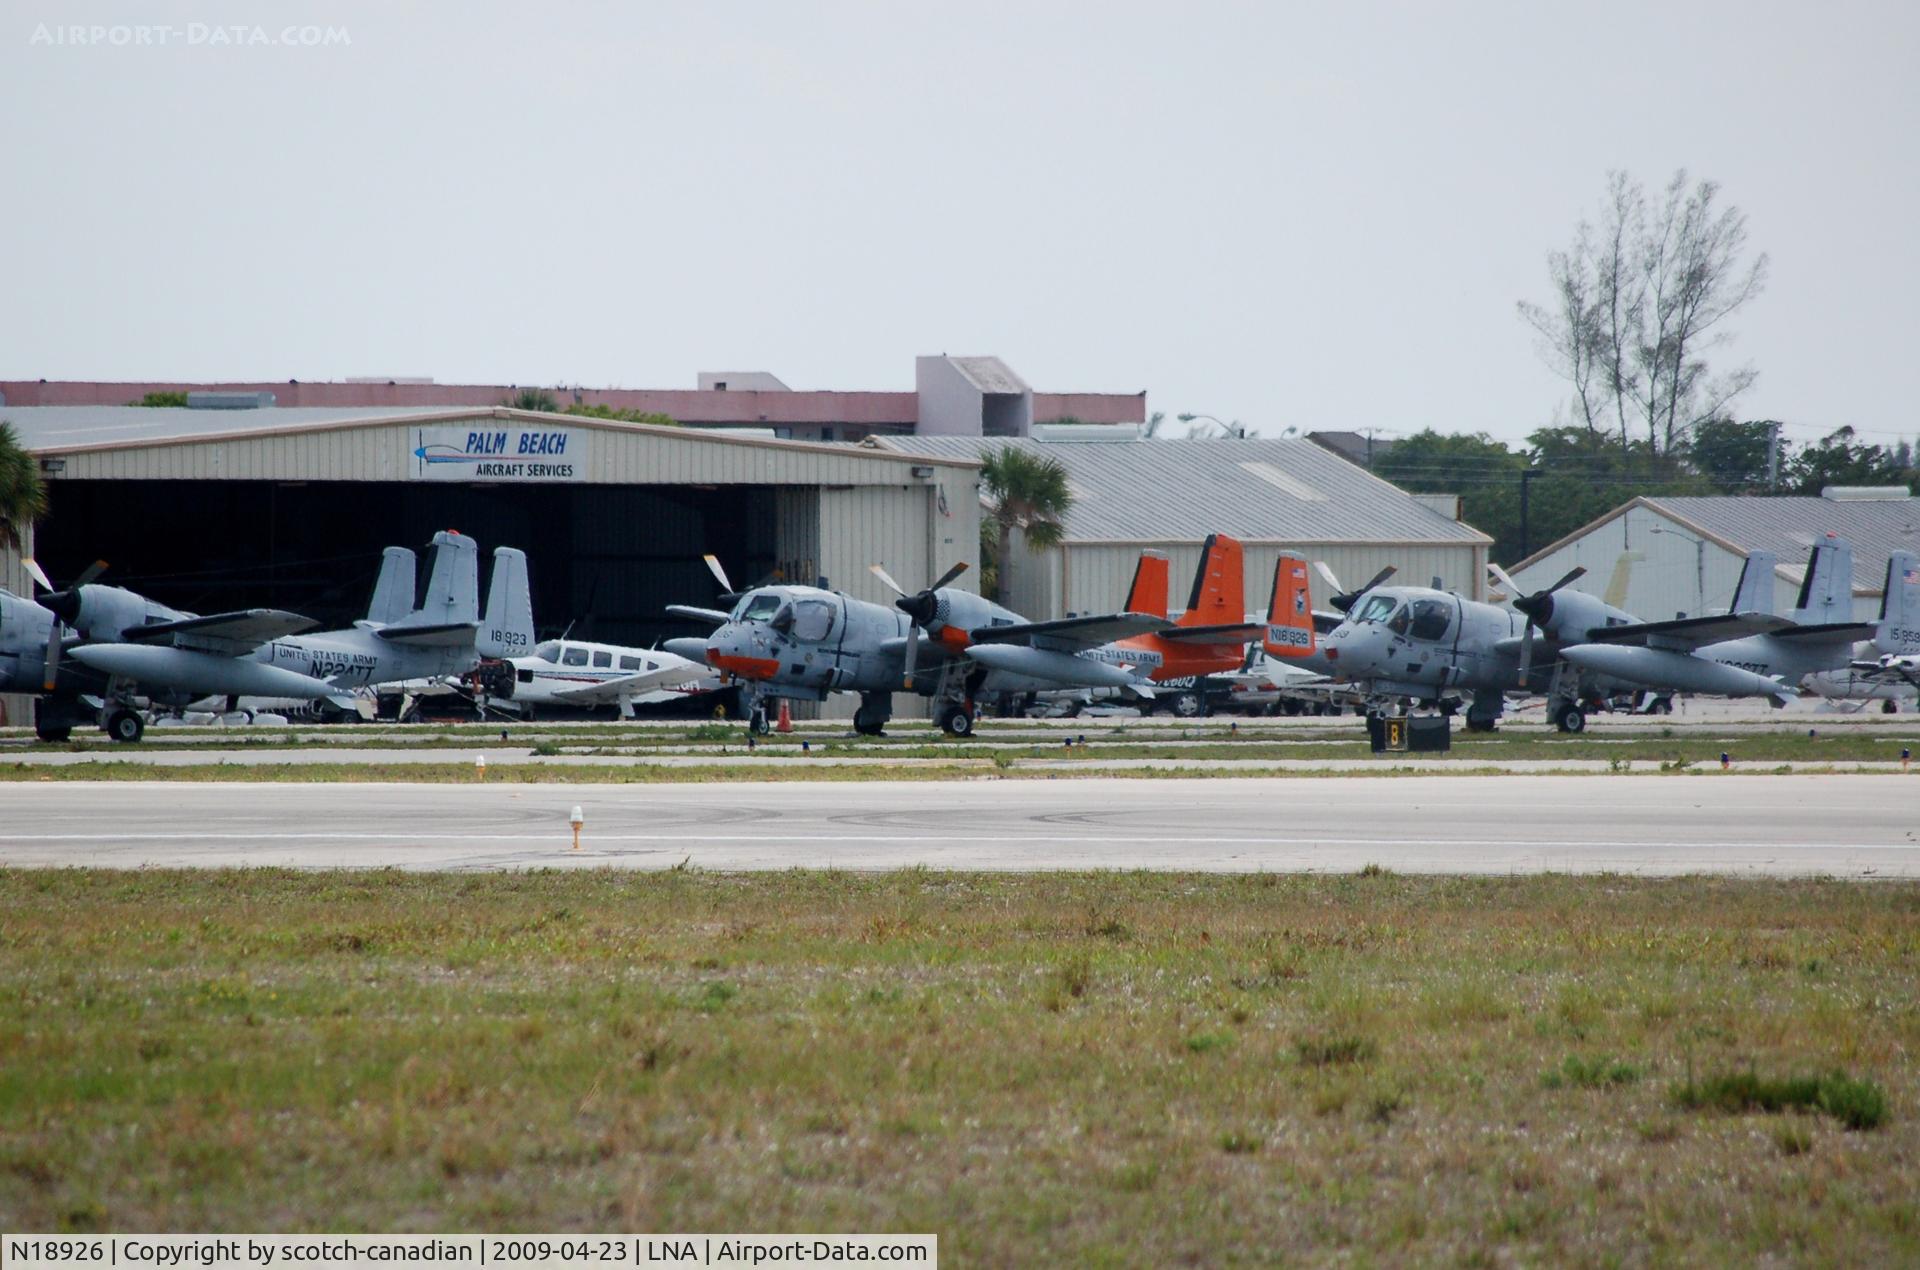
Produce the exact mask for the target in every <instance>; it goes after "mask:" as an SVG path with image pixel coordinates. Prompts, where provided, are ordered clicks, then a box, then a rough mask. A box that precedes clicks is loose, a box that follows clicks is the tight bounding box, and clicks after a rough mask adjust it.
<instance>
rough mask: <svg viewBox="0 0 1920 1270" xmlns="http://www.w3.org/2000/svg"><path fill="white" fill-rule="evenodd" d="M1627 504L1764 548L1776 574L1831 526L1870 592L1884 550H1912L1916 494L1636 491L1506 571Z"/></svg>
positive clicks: (1860, 586) (1882, 570) (1801, 560)
mask: <svg viewBox="0 0 1920 1270" xmlns="http://www.w3.org/2000/svg"><path fill="white" fill-rule="evenodd" d="M1635 507H1645V508H1648V509H1649V510H1651V511H1653V512H1655V513H1657V514H1659V515H1662V516H1665V517H1667V518H1668V519H1669V520H1672V521H1675V522H1676V523H1678V524H1680V525H1681V526H1683V527H1685V528H1687V529H1691V530H1693V531H1694V532H1695V533H1697V534H1699V535H1701V536H1702V537H1704V538H1707V539H1710V540H1712V541H1714V542H1717V543H1718V544H1720V545H1721V546H1722V547H1725V548H1726V549H1727V550H1728V551H1731V552H1734V553H1735V554H1737V555H1742V556H1744V555H1747V554H1749V553H1751V552H1755V551H1771V552H1772V553H1773V554H1774V555H1775V557H1777V558H1778V560H1779V567H1780V571H1781V573H1782V574H1786V575H1789V576H1792V577H1794V578H1798V577H1800V576H1801V574H1802V573H1803V572H1804V571H1805V569H1806V562H1807V554H1808V553H1809V552H1810V551H1811V550H1812V549H1813V544H1814V543H1816V542H1818V541H1820V540H1821V539H1822V538H1825V537H1826V536H1827V535H1828V534H1830V533H1831V534H1837V535H1838V536H1840V537H1842V538H1845V539H1846V540H1847V541H1848V542H1850V543H1852V544H1853V589H1854V590H1855V591H1856V592H1865V593H1868V594H1873V595H1878V594H1879V593H1880V588H1881V586H1882V585H1883V584H1884V583H1885V582H1886V578H1887V556H1888V555H1889V554H1890V553H1891V552H1894V551H1920V498H1874V499H1851V498H1847V499H1832V498H1819V497H1814V496H1812V495H1782V496H1776V495H1723V496H1711V495H1709V496H1702V497H1694V498H1636V499H1634V500H1633V501H1632V502H1630V503H1625V504H1623V505H1621V506H1620V507H1617V508H1615V509H1614V510H1613V511H1610V512H1608V513H1607V514H1606V515H1605V516H1602V517H1600V518H1599V519H1598V520H1596V521H1594V522H1592V523H1591V524H1587V525H1582V526H1581V527H1580V528H1579V529H1576V530H1574V531H1573V532H1572V533H1571V534H1568V535H1567V536H1566V537H1565V538H1562V539H1561V540H1560V541H1559V542H1556V543H1554V544H1553V545H1552V546H1550V547H1547V548H1545V549H1544V550H1542V551H1538V552H1535V553H1534V554H1533V556H1531V557H1530V558H1529V559H1526V560H1523V561H1521V562H1520V563H1519V564H1517V565H1515V566H1513V572H1514V573H1516V574H1517V573H1519V572H1520V570H1522V569H1524V568H1526V567H1528V566H1529V565H1532V564H1534V563H1536V562H1537V561H1539V560H1541V559H1543V558H1545V557H1547V556H1549V555H1552V554H1553V553H1554V552H1556V551H1558V550H1560V549H1561V548H1562V547H1564V546H1565V545H1566V544H1568V543H1570V542H1572V541H1574V540H1575V539H1577V538H1580V537H1582V536H1584V535H1586V534H1589V533H1591V532H1593V531H1594V530H1595V529H1597V528H1599V527H1600V526H1601V525H1604V524H1606V523H1607V522H1608V521H1611V520H1613V519H1615V518H1616V517H1619V516H1622V515H1625V514H1626V513H1627V512H1628V511H1630V510H1631V509H1633V508H1635Z"/></svg>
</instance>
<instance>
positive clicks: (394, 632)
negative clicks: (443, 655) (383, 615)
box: [374, 622, 480, 648]
mask: <svg viewBox="0 0 1920 1270" xmlns="http://www.w3.org/2000/svg"><path fill="white" fill-rule="evenodd" d="M479 630H480V623H478V622H442V623H440V624H439V625H437V626H383V627H381V628H380V629H379V630H377V631H375V632H374V634H375V635H378V636H379V637H380V638H381V639H384V640H386V641H387V642H388V643H390V644H411V645H413V646H414V647H416V648H451V647H456V646H458V645H461V644H471V643H473V637H474V636H475V635H476V634H477V633H478V632H479Z"/></svg>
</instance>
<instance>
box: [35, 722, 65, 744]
mask: <svg viewBox="0 0 1920 1270" xmlns="http://www.w3.org/2000/svg"><path fill="white" fill-rule="evenodd" d="M33 734H34V735H35V736H37V737H39V738H40V739H41V740H42V741H65V740H69V739H71V738H72V736H73V726H72V725H71V724H67V723H36V724H34V725H33Z"/></svg>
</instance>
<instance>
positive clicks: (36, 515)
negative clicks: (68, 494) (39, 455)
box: [0, 422, 47, 551]
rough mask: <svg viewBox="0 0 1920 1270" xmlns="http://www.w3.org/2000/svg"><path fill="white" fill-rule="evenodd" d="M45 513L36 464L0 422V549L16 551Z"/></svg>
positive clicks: (42, 485)
mask: <svg viewBox="0 0 1920 1270" xmlns="http://www.w3.org/2000/svg"><path fill="white" fill-rule="evenodd" d="M46 514H47V486H46V482H45V481H43V480H41V479H40V464H39V463H38V462H36V461H35V459H34V457H33V456H32V455H31V454H28V453H27V452H26V450H25V448H23V447H22V446H21V444H20V438H19V435H18V434H16V433H15V432H14V430H13V425H12V424H11V423H5V422H0V547H10V548H12V549H14V550H16V551H17V550H19V549H20V548H21V547H23V546H24V545H25V544H26V536H27V530H28V528H29V527H31V526H32V525H33V523H34V522H35V521H37V520H39V519H40V518H41V517H43V516H45V515H46Z"/></svg>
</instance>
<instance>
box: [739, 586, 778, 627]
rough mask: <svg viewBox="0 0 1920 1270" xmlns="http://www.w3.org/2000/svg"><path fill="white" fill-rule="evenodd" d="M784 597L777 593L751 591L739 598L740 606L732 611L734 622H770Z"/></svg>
mask: <svg viewBox="0 0 1920 1270" xmlns="http://www.w3.org/2000/svg"><path fill="white" fill-rule="evenodd" d="M784 602H785V597H784V596H782V595H781V594H780V593H779V592H778V591H752V592H749V593H748V594H746V595H744V596H742V597H740V604H739V606H738V607H737V608H735V609H734V611H733V620H734V621H736V622H765V621H770V620H771V619H772V617H773V615H774V614H775V613H778V612H779V611H780V605H781V604H782V603H784Z"/></svg>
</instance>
